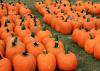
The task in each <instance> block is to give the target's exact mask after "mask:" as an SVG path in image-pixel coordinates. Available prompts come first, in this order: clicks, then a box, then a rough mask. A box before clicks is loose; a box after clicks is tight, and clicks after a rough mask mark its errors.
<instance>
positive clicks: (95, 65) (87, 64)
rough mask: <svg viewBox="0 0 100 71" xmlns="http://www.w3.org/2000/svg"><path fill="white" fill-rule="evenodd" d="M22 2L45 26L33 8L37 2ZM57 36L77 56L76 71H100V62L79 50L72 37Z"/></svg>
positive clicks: (31, 0)
mask: <svg viewBox="0 0 100 71" xmlns="http://www.w3.org/2000/svg"><path fill="white" fill-rule="evenodd" d="M8 1H10V0H8ZM15 1H17V0H15ZM22 1H23V2H25V3H27V4H28V6H29V8H30V9H31V10H32V12H33V13H34V14H35V15H36V16H37V17H38V18H39V19H40V20H41V23H42V24H44V22H43V20H42V16H41V15H40V14H39V13H38V12H37V11H36V10H35V9H34V7H33V4H34V1H35V0H22ZM95 1H96V2H98V3H99V2H100V0H95ZM47 28H48V29H49V30H50V31H51V32H52V33H57V32H56V31H55V30H53V29H52V28H51V27H49V26H48V25H47ZM57 34H58V35H59V38H60V40H62V41H63V42H64V45H65V48H66V49H70V50H71V51H73V52H74V53H75V54H76V55H77V58H78V68H77V70H76V71H100V61H97V60H96V59H95V58H94V57H93V56H91V55H88V54H87V53H85V52H84V50H83V49H81V48H79V47H78V46H77V45H76V44H74V43H73V42H72V40H71V36H70V35H61V34H60V33H57ZM56 71H59V70H56Z"/></svg>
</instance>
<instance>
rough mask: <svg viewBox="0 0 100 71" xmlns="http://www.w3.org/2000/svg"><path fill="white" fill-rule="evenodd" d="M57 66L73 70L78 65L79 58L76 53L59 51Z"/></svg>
mask: <svg viewBox="0 0 100 71" xmlns="http://www.w3.org/2000/svg"><path fill="white" fill-rule="evenodd" d="M57 66H58V68H59V69H60V70H62V71H73V70H75V69H76V68H77V66H78V60H77V57H76V55H75V54H74V53H72V52H69V53H64V52H62V53H59V54H58V55H57Z"/></svg>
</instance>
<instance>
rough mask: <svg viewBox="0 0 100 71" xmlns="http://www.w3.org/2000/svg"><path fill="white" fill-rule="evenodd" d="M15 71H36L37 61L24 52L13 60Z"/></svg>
mask: <svg viewBox="0 0 100 71" xmlns="http://www.w3.org/2000/svg"><path fill="white" fill-rule="evenodd" d="M13 67H14V71H35V69H36V59H35V57H34V56H33V55H31V54H29V53H27V52H22V53H21V54H18V55H16V56H15V57H14V59H13Z"/></svg>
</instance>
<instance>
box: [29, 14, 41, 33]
mask: <svg viewBox="0 0 100 71" xmlns="http://www.w3.org/2000/svg"><path fill="white" fill-rule="evenodd" d="M29 28H30V30H31V32H34V33H35V34H37V33H38V32H39V31H40V30H42V26H41V24H40V20H39V19H38V18H36V17H35V16H34V18H32V21H31V23H30V25H29Z"/></svg>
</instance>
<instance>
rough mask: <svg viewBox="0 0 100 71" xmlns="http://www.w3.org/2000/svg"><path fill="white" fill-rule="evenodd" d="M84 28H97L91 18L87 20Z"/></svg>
mask: <svg viewBox="0 0 100 71" xmlns="http://www.w3.org/2000/svg"><path fill="white" fill-rule="evenodd" d="M83 26H84V28H88V29H92V28H94V27H95V24H94V23H93V21H90V18H87V21H86V23H84V24H83Z"/></svg>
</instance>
